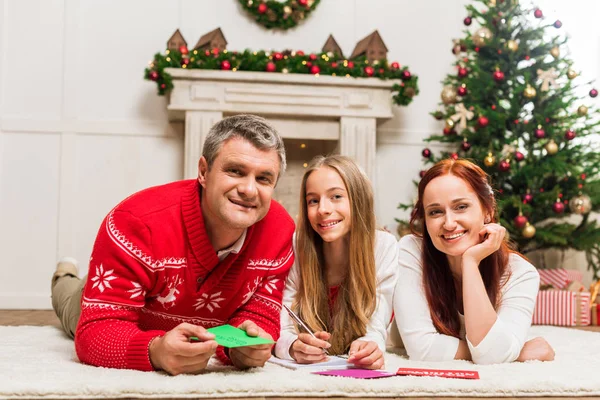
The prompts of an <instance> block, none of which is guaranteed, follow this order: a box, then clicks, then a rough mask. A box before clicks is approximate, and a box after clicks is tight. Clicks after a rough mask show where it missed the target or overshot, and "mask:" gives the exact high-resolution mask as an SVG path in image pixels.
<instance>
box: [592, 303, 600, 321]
mask: <svg viewBox="0 0 600 400" xmlns="http://www.w3.org/2000/svg"><path fill="white" fill-rule="evenodd" d="M590 310H591V311H592V318H591V319H592V325H596V326H598V325H600V304H592V308H590Z"/></svg>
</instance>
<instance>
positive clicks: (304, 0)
mask: <svg viewBox="0 0 600 400" xmlns="http://www.w3.org/2000/svg"><path fill="white" fill-rule="evenodd" d="M298 4H300V5H301V6H302V7H306V6H307V5H308V0H298Z"/></svg>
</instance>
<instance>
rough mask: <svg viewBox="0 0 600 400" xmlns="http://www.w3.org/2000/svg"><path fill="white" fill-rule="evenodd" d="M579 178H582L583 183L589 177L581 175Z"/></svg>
mask: <svg viewBox="0 0 600 400" xmlns="http://www.w3.org/2000/svg"><path fill="white" fill-rule="evenodd" d="M579 177H580V178H581V180H582V181H585V178H587V175H586V174H581V175H580V176H579Z"/></svg>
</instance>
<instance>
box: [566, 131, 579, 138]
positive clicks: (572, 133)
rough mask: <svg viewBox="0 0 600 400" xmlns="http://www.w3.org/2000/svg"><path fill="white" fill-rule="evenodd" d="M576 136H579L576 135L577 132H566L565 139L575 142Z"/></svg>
mask: <svg viewBox="0 0 600 400" xmlns="http://www.w3.org/2000/svg"><path fill="white" fill-rule="evenodd" d="M575 136H577V135H576V134H575V131H574V130H572V129H569V130H568V131H566V132H565V139H567V140H573V139H575Z"/></svg>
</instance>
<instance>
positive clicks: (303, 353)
mask: <svg viewBox="0 0 600 400" xmlns="http://www.w3.org/2000/svg"><path fill="white" fill-rule="evenodd" d="M294 244H295V252H296V263H295V265H294V266H293V267H292V269H291V270H290V274H289V276H288V279H287V282H286V288H285V291H284V295H283V303H284V304H285V305H287V306H289V307H291V308H292V310H293V311H294V312H295V313H296V314H297V315H298V316H299V317H300V319H301V320H302V321H304V323H305V324H306V325H307V326H308V327H309V328H310V330H312V331H313V332H314V334H315V337H313V336H311V335H310V334H309V333H307V332H306V331H304V330H302V329H300V331H302V333H298V331H297V327H296V326H295V325H294V323H293V321H292V319H291V318H290V316H289V315H288V313H287V312H286V311H285V309H284V310H282V314H281V337H280V339H279V340H278V341H277V345H276V347H275V354H276V356H277V357H279V358H283V359H288V360H292V359H293V360H295V361H296V362H298V363H302V364H307V363H317V362H321V361H325V360H326V358H327V355H328V354H330V355H342V354H346V353H348V354H349V358H348V362H350V363H352V364H354V365H356V366H359V367H362V368H369V369H379V368H382V367H383V365H384V358H383V354H384V352H385V341H386V332H387V327H388V325H389V324H390V322H391V318H392V295H393V291H394V285H395V281H396V274H397V270H398V264H397V263H398V259H397V242H396V239H395V238H394V237H393V236H392V235H391V234H389V233H386V232H382V231H377V230H376V229H375V214H374V211H373V192H372V189H371V185H370V183H369V180H368V179H367V177H366V176H365V174H364V173H363V172H361V170H360V169H359V167H358V166H357V165H356V164H355V163H354V162H353V161H352V160H351V159H350V158H348V157H344V156H339V155H334V156H328V157H322V156H321V157H317V158H315V159H314V160H313V161H312V162H311V164H310V165H309V167H308V168H307V170H306V172H305V174H304V177H303V179H302V187H301V196H300V218H299V221H298V224H297V228H296V234H295V240H294Z"/></svg>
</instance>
